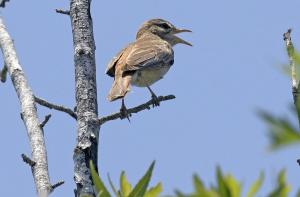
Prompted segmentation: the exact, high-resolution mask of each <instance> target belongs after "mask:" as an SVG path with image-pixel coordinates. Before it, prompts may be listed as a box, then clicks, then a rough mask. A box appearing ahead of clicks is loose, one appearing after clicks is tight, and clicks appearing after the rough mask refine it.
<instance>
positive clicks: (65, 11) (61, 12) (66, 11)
mask: <svg viewBox="0 0 300 197" xmlns="http://www.w3.org/2000/svg"><path fill="white" fill-rule="evenodd" d="M55 11H56V12H57V13H59V14H66V15H70V11H69V10H62V9H55Z"/></svg>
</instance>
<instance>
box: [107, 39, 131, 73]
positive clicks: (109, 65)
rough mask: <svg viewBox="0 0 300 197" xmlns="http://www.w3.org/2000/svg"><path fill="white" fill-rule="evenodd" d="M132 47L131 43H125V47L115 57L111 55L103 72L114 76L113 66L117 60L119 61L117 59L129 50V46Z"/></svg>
mask: <svg viewBox="0 0 300 197" xmlns="http://www.w3.org/2000/svg"><path fill="white" fill-rule="evenodd" d="M131 47H132V44H129V45H127V46H126V47H125V48H123V49H122V50H121V51H120V52H119V53H118V54H117V55H116V56H115V57H113V59H112V60H111V61H110V62H109V63H108V65H107V67H106V71H105V73H106V74H107V75H109V76H111V77H114V76H115V66H116V64H117V62H118V61H119V59H120V58H121V57H122V55H123V54H124V53H125V52H126V51H128V50H130V48H131Z"/></svg>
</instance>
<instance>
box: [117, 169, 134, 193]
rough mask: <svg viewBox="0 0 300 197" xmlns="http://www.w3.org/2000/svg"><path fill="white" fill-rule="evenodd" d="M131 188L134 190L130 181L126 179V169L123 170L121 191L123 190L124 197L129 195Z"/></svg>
mask: <svg viewBox="0 0 300 197" xmlns="http://www.w3.org/2000/svg"><path fill="white" fill-rule="evenodd" d="M131 190H132V188H131V185H130V183H129V182H128V181H127V179H126V174H125V172H124V171H122V172H121V176H120V192H121V195H122V197H127V196H129V194H130V192H131Z"/></svg>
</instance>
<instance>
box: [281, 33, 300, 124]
mask: <svg viewBox="0 0 300 197" xmlns="http://www.w3.org/2000/svg"><path fill="white" fill-rule="evenodd" d="M291 33H292V29H288V30H287V32H285V33H284V34H283V40H284V41H285V45H286V50H287V53H288V56H289V62H290V67H291V77H292V94H293V99H294V104H295V107H296V110H297V114H298V121H299V127H300V100H299V96H298V95H299V87H297V83H298V82H297V73H296V63H295V48H294V45H293V42H292V38H291Z"/></svg>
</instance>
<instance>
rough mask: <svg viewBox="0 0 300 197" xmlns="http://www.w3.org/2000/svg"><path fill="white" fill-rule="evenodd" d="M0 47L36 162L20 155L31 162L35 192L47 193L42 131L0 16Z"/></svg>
mask: <svg viewBox="0 0 300 197" xmlns="http://www.w3.org/2000/svg"><path fill="white" fill-rule="evenodd" d="M0 47H1V50H2V53H3V57H4V61H5V64H6V66H7V70H8V73H9V75H10V77H11V80H12V83H13V86H14V88H15V91H16V92H17V95H18V98H19V100H20V104H21V114H22V117H23V122H24V124H25V127H26V130H27V134H28V138H29V141H30V146H31V151H32V153H31V157H32V160H33V161H34V162H35V164H33V163H32V162H30V160H27V159H26V158H28V157H23V158H25V161H28V163H29V164H31V166H32V168H31V170H32V175H33V179H34V182H35V186H36V190H37V193H38V195H39V196H43V197H47V196H48V195H49V193H50V188H51V184H50V181H49V173H48V161H47V151H46V147H45V140H44V136H43V131H42V129H41V127H40V123H39V119H38V115H37V111H36V105H35V101H34V96H33V92H32V90H31V88H30V86H29V84H28V82H27V79H26V77H25V73H24V72H23V69H22V66H21V65H20V63H19V59H18V57H17V53H16V50H15V47H14V43H13V41H12V39H11V38H10V35H9V34H8V32H7V30H6V27H5V24H4V21H3V19H2V17H0Z"/></svg>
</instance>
